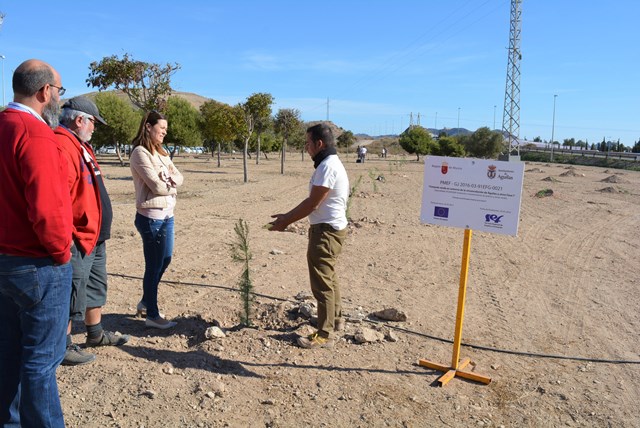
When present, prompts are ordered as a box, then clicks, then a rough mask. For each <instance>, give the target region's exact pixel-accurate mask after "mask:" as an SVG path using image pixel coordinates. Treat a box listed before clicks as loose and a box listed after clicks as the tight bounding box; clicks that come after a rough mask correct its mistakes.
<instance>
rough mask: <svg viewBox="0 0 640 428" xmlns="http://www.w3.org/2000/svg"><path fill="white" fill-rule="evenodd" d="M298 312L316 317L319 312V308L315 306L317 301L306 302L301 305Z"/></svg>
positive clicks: (307, 316) (309, 316)
mask: <svg viewBox="0 0 640 428" xmlns="http://www.w3.org/2000/svg"><path fill="white" fill-rule="evenodd" d="M298 312H299V313H300V314H302V316H304V317H306V318H311V317H314V316H316V315H317V314H318V310H317V309H316V307H315V302H305V303H303V304H301V305H300V307H299V308H298Z"/></svg>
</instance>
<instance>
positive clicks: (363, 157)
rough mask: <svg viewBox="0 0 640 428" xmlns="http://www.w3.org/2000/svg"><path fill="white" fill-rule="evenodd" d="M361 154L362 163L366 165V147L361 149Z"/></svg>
mask: <svg viewBox="0 0 640 428" xmlns="http://www.w3.org/2000/svg"><path fill="white" fill-rule="evenodd" d="M360 152H361V156H360V159H361V162H362V163H364V161H365V159H366V158H367V148H366V147H365V146H362V147H361V148H360Z"/></svg>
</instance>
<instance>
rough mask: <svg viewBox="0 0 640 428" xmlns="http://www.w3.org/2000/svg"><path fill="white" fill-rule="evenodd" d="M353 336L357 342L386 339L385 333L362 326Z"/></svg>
mask: <svg viewBox="0 0 640 428" xmlns="http://www.w3.org/2000/svg"><path fill="white" fill-rule="evenodd" d="M353 338H354V340H355V341H356V343H373V342H381V341H383V340H384V334H382V333H380V332H379V331H375V330H372V329H370V328H362V329H359V330H358V331H357V332H356V334H355V335H354V337H353Z"/></svg>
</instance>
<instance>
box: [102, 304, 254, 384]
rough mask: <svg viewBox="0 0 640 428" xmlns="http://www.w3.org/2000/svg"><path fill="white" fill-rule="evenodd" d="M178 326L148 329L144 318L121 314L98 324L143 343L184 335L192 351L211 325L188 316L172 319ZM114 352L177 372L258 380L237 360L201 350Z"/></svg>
mask: <svg viewBox="0 0 640 428" xmlns="http://www.w3.org/2000/svg"><path fill="white" fill-rule="evenodd" d="M173 320H174V321H176V322H177V323H178V325H176V326H175V327H173V328H171V329H168V330H159V329H152V328H148V327H146V326H145V324H144V318H135V317H134V316H133V315H125V314H104V315H103V316H102V325H103V327H104V328H105V329H106V330H111V331H118V332H120V333H123V334H128V335H131V336H134V337H137V338H140V339H142V340H144V339H145V338H148V336H150V335H151V334H152V335H153V336H152V337H158V338H166V337H170V336H185V337H187V338H188V339H187V344H188V346H189V348H194V347H196V346H198V345H199V344H201V343H202V342H204V341H205V340H206V338H205V337H204V332H205V330H206V329H207V327H210V326H212V325H213V324H214V323H210V322H207V321H206V320H204V319H202V318H201V317H200V316H199V315H196V316H191V317H182V318H180V317H178V318H173ZM118 349H120V350H122V351H124V352H126V353H128V354H129V355H131V356H133V357H136V358H140V359H145V360H148V361H154V362H157V363H160V364H163V363H171V366H172V367H174V368H179V369H187V368H193V369H200V370H207V371H211V372H214V373H221V374H234V375H238V376H245V377H257V378H262V377H263V376H262V375H259V374H257V373H255V372H252V371H250V370H247V369H245V368H244V367H243V366H242V364H240V363H238V362H237V361H233V360H227V359H224V358H220V357H216V356H214V355H211V354H209V353H208V352H206V351H205V350H202V349H189V350H187V351H174V350H170V349H156V348H150V347H147V346H132V345H129V344H125V345H122V346H119V347H118Z"/></svg>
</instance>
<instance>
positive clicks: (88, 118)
mask: <svg viewBox="0 0 640 428" xmlns="http://www.w3.org/2000/svg"><path fill="white" fill-rule="evenodd" d="M84 118H85V119H87V120H88V121H89V122H91V123H93V126H96V120H95V119H94V118H93V117H91V116H85V117H84Z"/></svg>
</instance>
